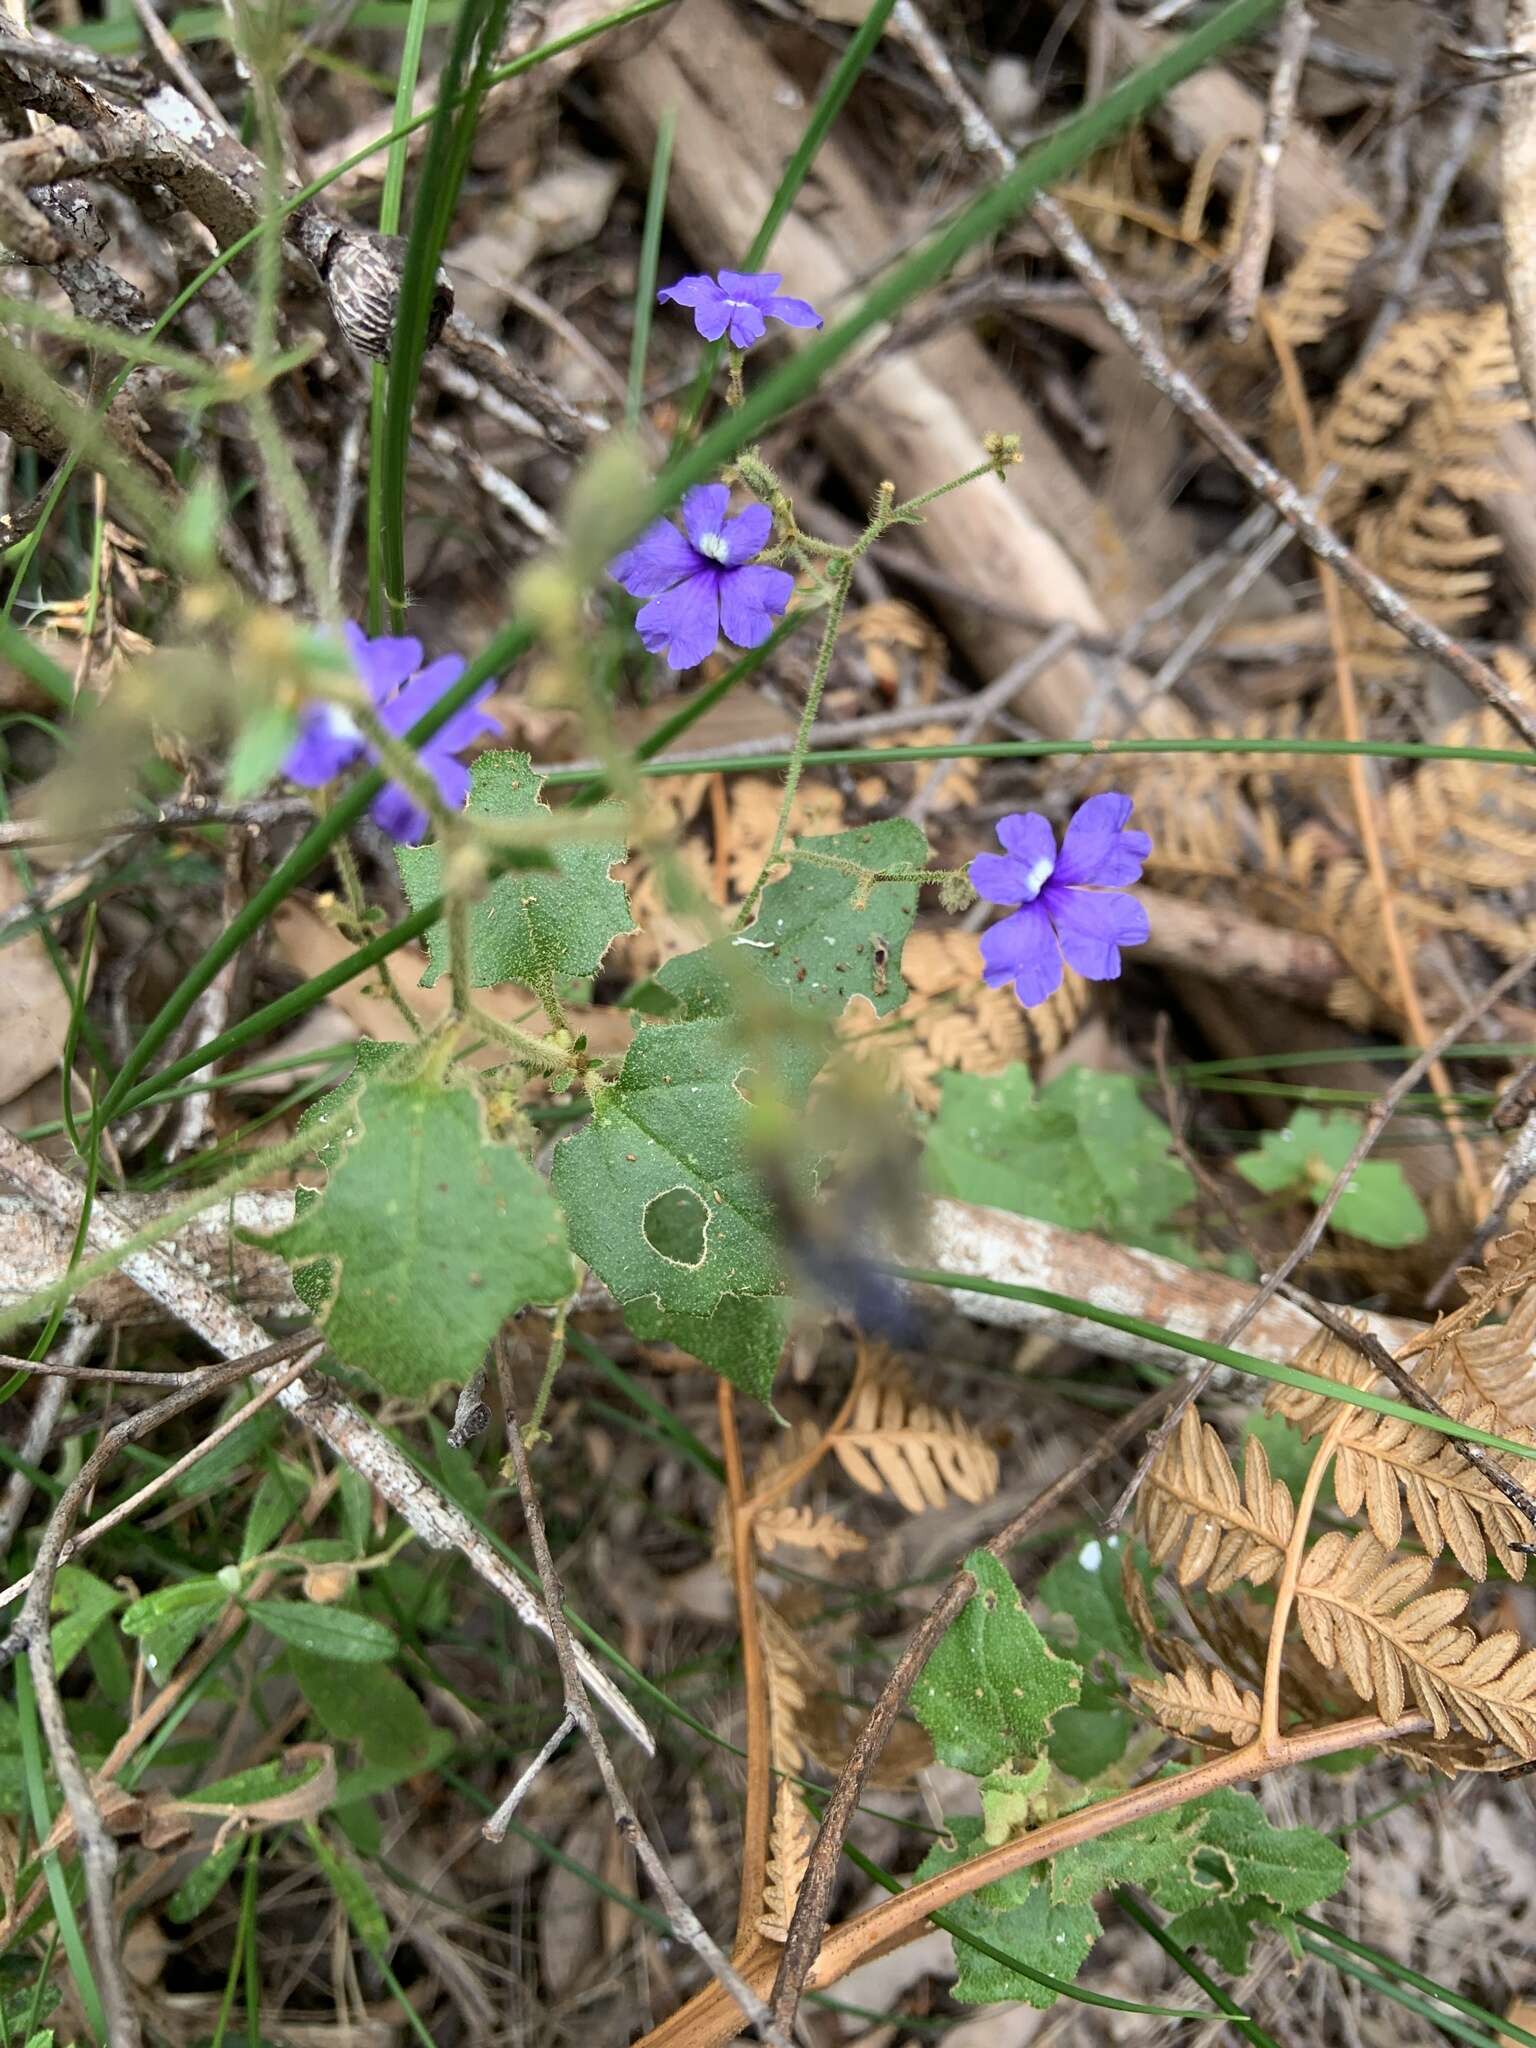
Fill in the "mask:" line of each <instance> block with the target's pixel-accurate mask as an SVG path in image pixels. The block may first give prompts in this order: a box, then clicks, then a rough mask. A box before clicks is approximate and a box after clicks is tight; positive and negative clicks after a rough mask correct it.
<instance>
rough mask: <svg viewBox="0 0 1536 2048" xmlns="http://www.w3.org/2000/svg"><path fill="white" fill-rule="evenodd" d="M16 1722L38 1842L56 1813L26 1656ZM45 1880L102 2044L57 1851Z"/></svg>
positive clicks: (19, 1673)
mask: <svg viewBox="0 0 1536 2048" xmlns="http://www.w3.org/2000/svg"><path fill="white" fill-rule="evenodd" d="M16 1718H17V1727H18V1732H19V1734H20V1737H21V1769H22V1782H23V1784H24V1786H25V1789H26V1795H27V1803H28V1806H29V1807H30V1810H31V1816H32V1829H33V1832H34V1834H35V1835H36V1836H37V1839H38V1841H39V1843H42V1842H45V1841H46V1840H47V1839H48V1830H49V1829H50V1828H51V1827H52V1825H53V1815H52V1814H51V1812H50V1811H49V1808H48V1783H47V1773H46V1769H45V1767H44V1763H43V1731H42V1727H41V1725H40V1723H39V1721H38V1718H37V1695H36V1693H35V1692H34V1691H33V1689H32V1670H31V1666H30V1665H29V1664H28V1663H27V1660H26V1658H25V1657H22V1658H20V1659H18V1661H17V1664H16ZM42 1865H43V1876H44V1878H45V1879H46V1880H47V1884H48V1896H49V1898H50V1900H51V1901H52V1903H53V1915H54V1922H55V1925H56V1926H57V1928H58V1931H59V1939H60V1940H61V1941H62V1943H63V1944H64V1953H65V1955H66V1956H67V1957H68V1958H69V1967H70V1970H71V1972H72V1973H73V1975H74V1979H75V1989H76V1991H77V1992H78V1993H79V1997H80V2003H81V2006H82V2009H83V2010H84V2013H85V2017H86V2023H87V2024H88V2025H89V2026H90V2027H91V2029H92V2030H93V2032H94V2033H95V2035H96V2037H97V2039H98V2040H99V2041H102V2042H105V2040H106V2038H107V2021H106V2015H105V2013H104V2012H103V2011H102V2005H101V1998H100V1996H99V1994H98V1993H97V1990H96V1976H95V1973H94V1971H93V1970H92V1969H91V1963H90V1957H89V1956H88V1954H87V1953H86V1947H85V1936H84V1934H83V1933H82V1932H81V1928H80V1922H79V1920H78V1919H77V1918H76V1917H75V1902H74V1900H73V1899H72V1898H71V1897H70V1890H69V1877H68V1873H67V1872H66V1871H65V1869H64V1866H63V1864H62V1863H61V1862H60V1861H59V1858H58V1852H57V1851H56V1850H52V1849H50V1850H48V1851H46V1852H45V1853H44V1855H43V1857H42Z"/></svg>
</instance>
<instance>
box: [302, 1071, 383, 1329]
mask: <svg viewBox="0 0 1536 2048" xmlns="http://www.w3.org/2000/svg"><path fill="white" fill-rule="evenodd" d="M405 1050H406V1048H405V1047H404V1046H403V1045H383V1044H380V1042H379V1041H378V1040H377V1039H373V1038H360V1039H359V1040H358V1041H357V1057H356V1059H355V1060H354V1061H353V1062H352V1066H351V1068H350V1069H349V1071H348V1072H347V1073H346V1074H345V1075H344V1076H343V1077H342V1079H341V1080H339V1081H338V1082H337V1083H336V1086H335V1087H334V1088H328V1089H327V1090H326V1092H325V1094H324V1095H321V1096H319V1097H317V1099H316V1100H315V1101H314V1102H312V1103H310V1105H309V1107H308V1108H307V1109H306V1110H305V1111H304V1113H303V1115H302V1116H301V1117H300V1118H299V1122H298V1128H299V1131H300V1133H301V1134H302V1135H304V1136H305V1137H308V1138H310V1139H312V1141H313V1143H314V1147H315V1157H316V1159H317V1160H318V1161H319V1162H320V1164H321V1165H322V1166H326V1167H330V1166H334V1165H335V1164H336V1161H337V1160H338V1159H339V1158H340V1157H341V1155H342V1153H343V1151H344V1150H345V1149H346V1147H347V1145H348V1143H349V1142H350V1141H351V1140H352V1139H353V1138H355V1137H356V1135H357V1126H356V1122H355V1119H354V1116H353V1110H354V1106H355V1104H356V1102H357V1098H358V1096H359V1095H360V1094H361V1093H362V1091H363V1085H364V1083H365V1082H367V1081H368V1080H370V1079H371V1078H372V1077H373V1076H374V1075H375V1074H382V1073H384V1072H385V1071H386V1070H387V1069H388V1068H389V1067H390V1066H391V1065H392V1064H393V1063H394V1062H395V1061H396V1060H397V1059H399V1058H400V1057H401V1056H402V1055H403V1053H404V1052H405ZM319 1199H320V1191H319V1189H318V1188H306V1187H304V1186H302V1185H301V1186H299V1187H296V1188H295V1189H294V1191H293V1214H294V1220H295V1221H297V1220H298V1218H299V1217H300V1216H302V1215H303V1214H304V1212H305V1211H306V1210H307V1209H312V1208H313V1207H314V1205H315V1203H316V1202H318V1201H319ZM332 1280H333V1276H332V1273H331V1268H330V1265H329V1263H328V1262H327V1261H326V1260H324V1259H315V1260H313V1261H311V1262H310V1263H309V1264H308V1265H304V1266H295V1267H294V1269H293V1291H294V1293H295V1294H296V1295H297V1296H298V1297H299V1299H300V1301H302V1302H303V1304H304V1306H305V1307H306V1308H307V1309H308V1310H309V1312H310V1314H311V1315H320V1314H321V1313H323V1311H324V1308H325V1304H326V1303H327V1302H328V1301H329V1300H330V1298H331V1289H332Z"/></svg>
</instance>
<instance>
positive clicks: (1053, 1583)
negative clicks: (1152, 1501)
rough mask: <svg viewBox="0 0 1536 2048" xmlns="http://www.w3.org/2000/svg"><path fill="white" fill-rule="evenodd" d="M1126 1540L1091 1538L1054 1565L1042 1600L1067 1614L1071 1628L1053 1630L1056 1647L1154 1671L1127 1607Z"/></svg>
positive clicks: (1087, 1660)
mask: <svg viewBox="0 0 1536 2048" xmlns="http://www.w3.org/2000/svg"><path fill="white" fill-rule="evenodd" d="M1124 1548H1125V1545H1124V1539H1123V1538H1121V1537H1119V1536H1110V1537H1107V1538H1104V1539H1102V1540H1101V1539H1100V1538H1099V1537H1097V1536H1090V1537H1089V1539H1088V1540H1087V1542H1086V1543H1084V1544H1083V1545H1082V1547H1081V1548H1080V1549H1078V1550H1077V1551H1074V1552H1073V1553H1071V1554H1070V1555H1069V1556H1067V1557H1064V1558H1062V1559H1061V1560H1060V1561H1059V1562H1058V1563H1056V1564H1053V1565H1052V1566H1051V1568H1050V1570H1049V1571H1048V1572H1047V1573H1046V1574H1045V1576H1044V1578H1043V1579H1042V1580H1041V1581H1040V1598H1041V1599H1042V1600H1043V1601H1044V1603H1045V1605H1046V1606H1047V1607H1048V1608H1049V1609H1050V1610H1051V1612H1052V1613H1053V1614H1059V1615H1064V1616H1065V1617H1066V1619H1067V1620H1068V1621H1069V1622H1070V1623H1071V1624H1072V1627H1071V1629H1070V1630H1053V1631H1051V1632H1050V1633H1051V1640H1052V1643H1053V1644H1054V1646H1055V1647H1056V1648H1057V1649H1059V1650H1061V1651H1063V1652H1064V1653H1066V1654H1067V1655H1070V1656H1073V1657H1075V1658H1076V1659H1077V1661H1078V1662H1079V1663H1080V1664H1086V1665H1089V1666H1092V1665H1093V1663H1094V1662H1095V1660H1096V1659H1097V1658H1099V1657H1110V1658H1113V1659H1115V1660H1116V1661H1117V1662H1118V1663H1120V1664H1124V1665H1127V1666H1129V1668H1130V1669H1131V1670H1133V1671H1140V1672H1145V1671H1150V1670H1151V1668H1152V1667H1151V1666H1150V1665H1149V1664H1148V1662H1147V1660H1146V1657H1145V1656H1144V1655H1143V1653H1142V1648H1141V1638H1140V1636H1139V1635H1138V1634H1137V1633H1136V1629H1135V1625H1134V1624H1133V1623H1132V1621H1131V1617H1130V1615H1129V1613H1128V1612H1127V1610H1126V1605H1125V1595H1124V1593H1123V1592H1122V1591H1121V1589H1120V1568H1121V1565H1120V1561H1121V1557H1122V1555H1123V1553H1124Z"/></svg>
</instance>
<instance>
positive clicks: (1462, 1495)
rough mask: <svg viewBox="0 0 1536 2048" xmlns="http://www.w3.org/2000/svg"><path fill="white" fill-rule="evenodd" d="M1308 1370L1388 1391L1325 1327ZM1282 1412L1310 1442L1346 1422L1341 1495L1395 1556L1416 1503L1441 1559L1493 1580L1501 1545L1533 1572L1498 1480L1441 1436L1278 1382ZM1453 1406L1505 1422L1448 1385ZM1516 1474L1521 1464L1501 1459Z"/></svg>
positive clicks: (1273, 1394)
mask: <svg viewBox="0 0 1536 2048" xmlns="http://www.w3.org/2000/svg"><path fill="white" fill-rule="evenodd" d="M1297 1363H1298V1365H1300V1366H1301V1367H1302V1368H1303V1369H1304V1370H1305V1371H1307V1372H1315V1373H1319V1374H1322V1375H1323V1376H1324V1377H1326V1378H1328V1379H1335V1380H1338V1381H1339V1382H1340V1383H1341V1384H1342V1385H1344V1386H1349V1387H1371V1388H1374V1389H1376V1390H1377V1391H1387V1387H1386V1382H1385V1381H1384V1380H1383V1378H1382V1376H1381V1374H1379V1373H1378V1372H1377V1371H1376V1370H1375V1368H1374V1367H1373V1366H1372V1365H1371V1363H1370V1361H1369V1360H1368V1359H1366V1358H1363V1357H1361V1355H1360V1353H1359V1352H1357V1351H1354V1350H1352V1349H1351V1348H1350V1346H1349V1345H1348V1344H1346V1343H1345V1342H1344V1340H1343V1339H1342V1338H1340V1337H1336V1336H1334V1335H1333V1334H1332V1333H1331V1332H1328V1331H1325V1332H1323V1333H1321V1334H1320V1335H1319V1336H1318V1337H1316V1338H1314V1339H1313V1341H1312V1342H1311V1343H1310V1344H1309V1345H1308V1346H1307V1348H1306V1349H1305V1350H1304V1351H1303V1352H1302V1354H1301V1356H1300V1358H1299V1359H1298V1360H1297ZM1264 1405H1265V1407H1266V1408H1267V1409H1268V1410H1269V1411H1270V1413H1271V1414H1273V1415H1283V1416H1284V1417H1285V1419H1286V1420H1287V1421H1288V1422H1291V1423H1294V1424H1295V1425H1296V1427H1297V1428H1298V1429H1299V1430H1300V1431H1301V1433H1302V1435H1303V1436H1306V1437H1320V1436H1321V1435H1322V1434H1323V1433H1324V1431H1325V1430H1327V1429H1328V1428H1329V1427H1330V1426H1331V1425H1333V1424H1335V1423H1337V1424H1338V1433H1337V1435H1336V1437H1335V1440H1334V1441H1335V1452H1334V1466H1333V1486H1334V1493H1335V1495H1336V1496H1337V1498H1338V1503H1339V1506H1340V1507H1341V1508H1342V1509H1343V1510H1344V1512H1345V1514H1346V1515H1358V1514H1359V1513H1360V1512H1361V1511H1362V1510H1364V1513H1365V1516H1366V1519H1367V1520H1368V1521H1369V1523H1370V1525H1371V1529H1372V1531H1373V1532H1374V1534H1375V1536H1376V1538H1377V1541H1378V1542H1380V1543H1381V1544H1382V1545H1383V1546H1384V1547H1385V1548H1386V1549H1388V1550H1395V1549H1396V1548H1397V1547H1398V1545H1399V1544H1400V1543H1401V1542H1402V1540H1403V1502H1404V1500H1406V1501H1407V1504H1408V1512H1409V1514H1410V1515H1411V1516H1412V1518H1413V1526H1414V1528H1415V1529H1416V1530H1417V1531H1418V1535H1419V1541H1420V1542H1421V1543H1422V1544H1423V1545H1424V1548H1425V1549H1426V1550H1427V1551H1428V1552H1429V1555H1430V1556H1431V1557H1438V1556H1439V1555H1440V1553H1441V1552H1442V1551H1443V1550H1445V1549H1446V1548H1449V1549H1450V1551H1451V1554H1452V1556H1453V1557H1454V1558H1455V1559H1456V1562H1457V1563H1458V1564H1459V1565H1460V1566H1461V1568H1462V1570H1463V1571H1464V1572H1466V1573H1467V1574H1468V1576H1469V1577H1470V1578H1474V1579H1476V1580H1478V1581H1479V1582H1481V1581H1482V1580H1484V1579H1486V1578H1487V1576H1488V1552H1489V1550H1490V1549H1491V1550H1492V1551H1493V1553H1494V1555H1495V1556H1496V1557H1497V1558H1498V1560H1499V1563H1500V1564H1501V1565H1502V1566H1503V1567H1504V1569H1505V1571H1506V1572H1508V1574H1509V1575H1510V1577H1511V1578H1515V1579H1519V1578H1523V1577H1524V1575H1525V1557H1524V1555H1523V1554H1522V1553H1521V1552H1520V1551H1518V1550H1514V1549H1512V1548H1511V1544H1512V1543H1514V1542H1517V1541H1519V1540H1521V1539H1522V1538H1523V1537H1525V1536H1527V1535H1528V1534H1529V1533H1530V1532H1529V1530H1528V1529H1527V1527H1526V1525H1525V1522H1524V1521H1523V1519H1522V1518H1521V1516H1520V1515H1519V1514H1517V1513H1516V1511H1515V1509H1514V1508H1513V1507H1511V1505H1510V1504H1509V1502H1508V1501H1507V1500H1506V1499H1505V1497H1504V1495H1503V1494H1502V1493H1500V1492H1499V1490H1498V1488H1497V1487H1496V1486H1495V1485H1494V1484H1493V1482H1492V1481H1491V1480H1489V1479H1487V1478H1485V1477H1484V1475H1483V1474H1482V1473H1481V1472H1479V1471H1477V1470H1475V1469H1474V1468H1473V1467H1472V1466H1471V1465H1469V1464H1468V1463H1467V1461H1466V1459H1465V1458H1464V1457H1462V1455H1461V1453H1460V1452H1459V1451H1458V1450H1457V1448H1456V1446H1455V1444H1453V1443H1452V1442H1450V1440H1449V1439H1448V1438H1446V1437H1445V1436H1443V1435H1442V1434H1440V1432H1439V1431H1437V1430H1431V1429H1422V1428H1420V1427H1419V1426H1418V1425H1417V1424H1415V1423H1412V1422H1405V1421H1404V1420H1403V1419H1402V1418H1401V1417H1400V1416H1396V1415H1378V1414H1373V1413H1372V1411H1371V1410H1370V1409H1368V1408H1354V1407H1341V1405H1340V1403H1339V1402H1337V1401H1334V1400H1330V1399H1329V1397H1328V1396H1327V1395H1326V1394H1315V1393H1312V1392H1310V1391H1309V1390H1308V1389H1306V1388H1304V1387H1288V1386H1272V1387H1271V1388H1270V1389H1269V1392H1268V1393H1267V1394H1266V1396H1265V1399H1264ZM1443 1406H1444V1407H1445V1409H1446V1411H1447V1412H1448V1413H1449V1414H1451V1415H1453V1416H1455V1418H1456V1419H1457V1420H1458V1421H1464V1422H1470V1423H1472V1424H1473V1425H1474V1427H1477V1428H1480V1429H1489V1428H1492V1427H1493V1426H1494V1424H1495V1422H1496V1420H1497V1418H1496V1417H1494V1416H1493V1415H1492V1414H1491V1412H1490V1411H1489V1410H1488V1409H1487V1408H1486V1407H1480V1408H1474V1407H1473V1405H1472V1404H1471V1403H1470V1402H1469V1401H1467V1400H1466V1399H1465V1397H1464V1396H1462V1395H1460V1394H1459V1393H1458V1392H1457V1391H1456V1390H1453V1389H1447V1390H1446V1393H1445V1396H1444V1399H1443ZM1490 1458H1491V1461H1492V1462H1494V1463H1496V1464H1498V1465H1499V1466H1500V1467H1501V1469H1504V1470H1509V1469H1511V1468H1512V1467H1513V1465H1514V1460H1512V1459H1493V1458H1492V1454H1491V1453H1490Z"/></svg>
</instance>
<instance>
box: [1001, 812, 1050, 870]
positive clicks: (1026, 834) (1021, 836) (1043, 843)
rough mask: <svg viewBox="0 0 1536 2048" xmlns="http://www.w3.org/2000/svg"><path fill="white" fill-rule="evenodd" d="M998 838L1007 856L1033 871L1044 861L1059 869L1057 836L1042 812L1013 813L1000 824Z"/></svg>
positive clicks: (1002, 819)
mask: <svg viewBox="0 0 1536 2048" xmlns="http://www.w3.org/2000/svg"><path fill="white" fill-rule="evenodd" d="M997 836H998V839H999V841H1000V842H1001V844H1002V847H1003V851H1004V852H1005V853H1011V854H1012V855H1013V856H1014V858H1015V859H1016V860H1021V861H1022V862H1023V863H1024V865H1025V867H1027V868H1032V867H1034V866H1036V865H1037V864H1038V863H1039V862H1040V861H1042V860H1048V861H1049V862H1050V863H1051V865H1052V867H1054V866H1055V865H1056V835H1055V833H1054V832H1053V831H1052V830H1051V821H1050V819H1049V818H1042V817H1041V815H1040V813H1039V812H1038V811H1010V812H1009V813H1008V816H1007V817H1006V818H999V819H998V821H997Z"/></svg>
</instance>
